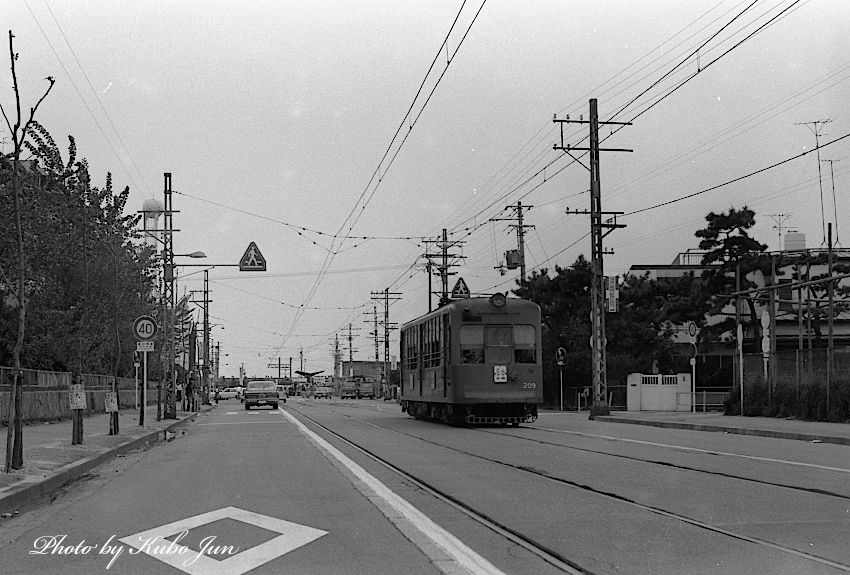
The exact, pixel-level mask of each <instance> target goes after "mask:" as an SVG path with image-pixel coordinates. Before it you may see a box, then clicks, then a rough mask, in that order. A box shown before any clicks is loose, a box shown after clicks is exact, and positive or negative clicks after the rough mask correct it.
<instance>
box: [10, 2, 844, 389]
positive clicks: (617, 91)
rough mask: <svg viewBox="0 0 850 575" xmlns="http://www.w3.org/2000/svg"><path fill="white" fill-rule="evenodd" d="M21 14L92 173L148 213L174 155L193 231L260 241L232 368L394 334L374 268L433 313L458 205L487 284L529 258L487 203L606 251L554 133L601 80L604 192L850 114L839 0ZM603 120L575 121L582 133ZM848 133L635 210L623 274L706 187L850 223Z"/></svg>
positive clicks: (675, 180) (785, 212)
mask: <svg viewBox="0 0 850 575" xmlns="http://www.w3.org/2000/svg"><path fill="white" fill-rule="evenodd" d="M751 4H754V5H753V6H751V7H750V8H749V9H747V7H748V6H750V5H751ZM461 6H463V8H462V9H461ZM479 9H480V12H479ZM786 9H788V10H787V11H786V12H785V13H784V15H783V16H781V17H780V18H778V19H776V20H774V21H773V22H772V23H771V24H769V25H768V26H766V27H764V28H763V29H762V30H761V31H760V32H758V33H756V34H755V35H753V36H752V37H750V38H749V39H746V41H744V42H743V43H741V44H740V45H738V46H737V47H736V44H738V43H739V42H741V41H743V40H745V38H747V36H749V35H750V34H752V33H753V32H755V31H756V29H757V28H759V27H760V26H762V25H764V24H766V23H767V22H768V21H769V20H770V19H771V18H773V17H774V16H776V15H777V14H779V13H780V12H782V11H783V10H786ZM742 12H743V13H742ZM476 14H477V17H476ZM2 20H3V24H4V26H3V28H4V30H3V32H4V41H3V52H2V53H3V57H2V61H3V62H4V65H3V69H4V70H8V55H7V40H6V32H7V30H9V29H11V30H12V31H13V32H14V34H15V49H16V51H17V52H19V53H20V58H19V60H18V62H17V68H18V74H19V82H20V84H21V86H22V88H23V92H24V97H25V104H27V103H28V104H29V105H31V104H32V102H34V100H35V99H37V98H38V97H39V96H40V94H41V93H42V92H43V90H44V88H45V87H46V81H45V80H44V77H45V76H54V77H55V78H56V79H57V82H56V86H55V87H54V89H53V91H52V92H51V94H50V96H49V98H48V99H47V100H46V101H45V102H44V104H43V105H42V107H41V109H40V110H39V114H38V119H39V120H40V121H41V122H42V123H43V125H44V126H45V127H46V128H47V129H48V130H49V131H50V132H51V134H52V135H53V137H54V138H55V139H56V141H57V142H60V145H61V147H62V148H63V149H64V148H66V147H67V136H68V135H73V136H74V137H75V139H76V141H77V147H78V150H79V154H80V155H81V156H84V157H86V158H87V159H88V160H89V163H90V166H91V170H92V174H93V177H94V180H95V182H96V184H98V185H102V184H103V182H104V181H105V175H106V173H107V172H112V174H113V177H114V180H115V183H116V185H117V186H118V187H123V186H125V185H127V186H130V188H131V199H130V203H129V206H130V209H132V210H138V209H140V208H141V205H142V202H143V201H144V200H145V199H147V198H151V197H155V198H159V199H161V198H162V191H163V173H164V172H170V173H171V174H172V184H173V189H174V190H175V191H176V192H177V193H175V195H174V209H176V210H179V211H180V212H179V213H177V214H175V216H174V227H175V228H176V229H179V232H178V233H177V234H176V235H175V240H174V246H175V251H176V252H177V253H188V252H192V251H195V250H202V251H204V252H206V254H207V255H208V258H207V260H206V261H207V262H209V263H213V264H215V263H218V264H228V263H229V264H234V263H237V262H238V260H239V258H240V256H241V255H242V253H243V252H244V251H245V249H246V248H247V247H248V244H249V243H250V242H252V241H253V242H255V243H256V244H257V245H258V247H259V248H260V250H261V252H262V254H263V255H264V256H265V258H266V260H267V262H268V270H267V272H266V273H254V274H251V273H248V272H241V273H240V272H238V271H237V270H235V269H234V268H226V267H220V268H215V269H213V270H211V271H210V279H211V286H210V287H211V290H212V294H211V299H212V303H211V305H210V308H211V315H212V316H213V320H212V321H213V323H215V324H221V325H222V326H223V327H216V328H214V329H213V336H212V337H213V339H214V340H216V341H220V344H221V351H222V355H223V357H222V359H221V363H222V373H223V374H224V375H234V374H236V373H238V367H239V365H240V364H244V365H245V367H246V369H247V371H248V373H249V374H250V375H254V376H258V375H264V374H267V373H268V374H273V373H276V371H275V370H270V369H268V368H267V365H268V364H269V363H272V362H276V361H277V357H281V358H283V361H284V362H287V361H288V358H289V357H293V358H294V362H295V364H296V367H297V365H298V362H299V351H300V350H301V349H302V348H303V350H304V357H305V361H306V365H305V367H306V368H307V369H310V370H319V369H325V370H327V371H328V372H330V371H331V370H332V368H333V363H332V356H331V351H332V347H333V336H334V334H335V333H340V335H341V336H342V335H343V329H345V333H346V335H347V327H348V325H349V324H352V326H353V328H354V331H355V341H354V346H355V349H356V350H357V351H356V352H355V354H354V355H355V358H356V359H372V358H374V343H373V342H370V341H369V339H368V332H369V331H370V330H371V327H370V326H369V325H367V324H366V323H365V322H364V320H366V319H367V317H366V315H365V312H371V310H372V302H371V301H370V295H371V293H372V292H377V291H382V290H384V289H385V288H390V289H391V290H392V291H394V292H400V293H402V294H403V295H402V299H401V300H400V301H398V302H397V303H395V304H393V305H392V306H391V312H390V319H391V321H392V322H398V323H403V322H405V321H408V320H410V319H412V318H414V317H416V316H418V315H421V314H422V313H424V312H425V311H427V308H428V303H427V275H426V274H425V272H424V271H423V265H422V264H423V260H421V259H417V257H418V256H420V255H421V254H423V253H425V251H426V246H425V244H424V243H423V241H422V238H426V237H433V238H436V236H437V234H439V233H440V230H441V229H442V228H448V230H449V232H453V234H452V235H451V236H450V237H451V239H453V240H463V241H464V242H465V243H464V244H463V245H462V247H461V246H459V247H457V248H454V250H453V251H454V252H456V253H461V252H462V253H463V255H464V256H466V259H464V260H463V261H462V262H461V263H462V266H461V267H459V268H456V271H458V272H459V275H460V276H462V277H463V278H464V279H465V281H466V283H467V284H468V285H469V287H470V289H471V290H472V291H473V292H476V293H492V292H495V291H506V290H508V289H511V288H513V287H514V285H515V284H514V279H515V278H516V277H517V275H518V270H517V271H511V272H509V273H508V274H507V275H505V276H501V275H500V274H499V273H498V271H497V270H495V269H494V266H497V265H498V264H499V263H500V262H502V261H503V260H504V252H505V250H507V249H512V248H515V247H516V235H515V233H513V232H512V231H511V230H509V229H508V228H507V225H508V224H509V222H505V221H499V222H493V223H488V220H490V219H491V218H496V217H499V218H504V217H507V216H508V215H509V213H510V212H509V211H508V212H506V211H505V210H504V208H505V206H507V205H508V204H514V203H516V202H517V201H522V203H523V204H524V205H532V206H534V207H533V208H532V209H531V210H529V211H528V212H527V213H526V214H525V223H527V224H532V225H534V226H535V228H534V229H531V230H529V231H528V235H527V243H526V246H527V254H526V259H527V262H528V266H529V269H533V268H536V267H537V266H540V267H546V268H549V269H552V268H554V266H555V265H556V264H557V265H560V266H567V265H569V264H571V263H572V262H574V261H575V259H576V258H577V257H578V256H579V255H580V254H585V255H586V256H587V257H589V251H590V244H589V240H588V238H587V237H586V236H587V234H588V231H589V219H588V216H585V215H567V214H565V210H566V209H567V208H570V209H573V210H575V209H587V208H588V207H589V198H588V195H587V193H586V190H587V188H588V187H589V184H588V181H589V175H588V172H587V170H586V169H585V168H584V167H582V166H581V165H580V164H578V163H574V162H572V160H571V159H570V158H569V157H567V156H564V154H563V153H562V152H559V151H556V150H553V149H552V147H553V144H555V143H556V142H559V135H558V131H557V127H556V125H555V124H553V122H552V118H553V115H554V114H558V115H559V117H565V115H566V114H569V115H570V117H571V118H578V117H579V116H583V117H584V118H587V115H588V109H589V108H588V100H589V99H590V98H596V99H598V101H599V113H600V119H601V120H611V119H614V120H617V121H633V125H631V126H628V127H625V128H623V129H621V130H619V131H617V133H615V134H613V135H611V136H610V137H609V135H610V134H611V131H612V130H611V128H603V129H602V130H601V136H602V137H603V138H607V139H605V141H604V144H603V147H609V148H629V149H632V150H634V151H633V152H630V153H627V152H603V153H602V155H601V168H600V170H601V182H602V206H603V209H604V210H606V211H617V212H625V213H626V214H628V213H630V212H634V211H637V210H642V209H645V208H649V207H652V206H655V205H657V204H660V203H663V202H667V201H669V200H674V199H676V198H681V197H683V196H687V195H690V194H695V193H697V192H701V191H704V190H709V189H710V188H714V187H715V186H718V185H720V184H725V183H727V182H729V181H730V180H734V179H736V178H739V177H741V176H745V175H747V174H749V173H751V172H754V171H756V170H760V169H762V168H766V167H768V166H771V165H773V164H776V163H778V162H781V161H783V160H786V159H788V158H792V157H794V156H796V155H798V154H801V153H803V152H805V151H806V150H810V149H812V148H813V147H814V146H815V133H814V130H815V129H817V130H818V133H819V138H820V142H821V145H824V144H826V143H828V142H830V141H832V140H835V139H837V138H841V137H843V136H845V135H847V134H848V133H850V114H848V111H850V110H848V107H850V82H849V81H848V80H850V34H848V30H850V3H848V2H846V0H808V1H805V0H804V1H799V2H794V0H782V1H778V0H769V1H757V2H752V0H748V1H746V2H737V1H734V0H730V1H726V2H717V1H714V0H708V1H696V0H689V1H687V2H682V1H674V0H670V1H649V0H642V1H637V2H635V1H634V0H631V1H625V0H624V1H609V0H604V1H598V2H575V1H567V0H561V1H543V0H539V1H534V2H518V1H508V0H489V1H488V2H486V3H485V4H484V5H483V8H482V3H481V0H475V1H472V0H470V1H469V2H466V3H463V2H462V0H451V1H443V0H427V1H412V0H404V1H398V0H394V1H381V2H379V1H374V0H369V1H353V0H346V1H340V2H327V1H314V0H311V1H309V2H307V1H299V2H282V1H280V0H274V1H269V2H250V3H247V2H241V1H239V2H237V1H221V2H211V1H203V2H193V1H187V0H179V1H173V2H171V1H170V2H162V1H153V0H148V1H145V2H130V1H116V0H92V1H82V0H73V1H71V0H68V1H62V2H60V1H58V0H46V1H45V0H7V1H6V2H4V7H3V18H2ZM453 23H454V27H453ZM450 30H451V32H450ZM467 30H468V33H467ZM447 35H448V41H447V42H446V43H445V45H444V40H445V39H446V37H447ZM700 46H702V47H701V49H699V50H698V51H697V48H698V47H700ZM435 57H436V59H435ZM432 62H433V66H432ZM429 68H430V72H429ZM7 73H8V72H7ZM680 84H681V86H680ZM9 85H10V82H9V81H7V82H5V83H3V86H5V88H4V90H3V91H0V101H2V102H3V104H4V106H5V105H8V104H9V103H10V102H11V101H12V100H11V98H12V93H11V90H10V89H9ZM420 85H421V86H422V89H421V91H420ZM677 86H680V87H678V88H677ZM417 92H419V94H418V96H417ZM665 94H669V95H667V96H666V97H664V96H665ZM429 96H430V98H429ZM426 100H427V102H426ZM408 111H410V113H409V114H408ZM822 120H831V122H829V123H826V124H821V123H818V124H812V123H811V122H815V121H822ZM807 123H808V124H807ZM399 127H401V130H400V131H399V133H398V135H396V131H397V129H399ZM586 135H587V127H586V126H584V125H570V126H567V127H566V128H565V143H567V144H572V145H575V146H582V145H586V141H584V138H585V136H586ZM4 136H8V133H7V132H0V140H2V139H3V137H4ZM3 145H4V146H5V147H4V151H8V150H9V148H10V144H9V143H8V142H6V143H4V144H3ZM848 150H850V138H847V139H844V140H840V141H837V142H836V143H835V144H832V145H828V146H826V147H825V148H823V149H821V150H820V154H821V159H822V160H833V163H832V164H829V163H826V162H822V163H821V168H822V173H821V176H822V178H821V179H820V180H819V176H818V161H817V158H816V156H815V154H808V155H806V156H803V157H802V158H800V159H797V160H793V161H790V162H787V163H785V164H783V165H781V166H779V167H776V168H773V169H771V170H767V171H765V172H762V173H761V174H758V175H755V176H752V177H749V178H745V179H742V180H740V181H738V182H735V183H732V184H729V185H725V186H721V187H718V188H716V189H712V190H710V191H705V193H702V194H699V195H697V196H695V197H693V198H691V199H685V200H682V201H678V202H674V203H671V204H669V205H665V206H662V207H658V208H655V209H650V210H647V211H643V212H641V213H638V214H633V215H627V216H623V217H621V218H620V219H619V220H618V221H620V222H621V223H625V224H627V226H628V227H626V228H625V229H620V230H617V231H615V232H613V233H612V234H611V235H609V236H608V237H607V238H606V240H605V244H606V247H607V248H610V249H612V250H614V252H615V253H614V254H613V255H607V256H606V259H605V271H606V273H607V274H610V275H614V274H623V273H625V272H627V271H628V269H629V267H630V266H631V265H635V264H669V263H671V262H672V261H673V259H674V258H675V257H676V255H677V254H678V253H679V252H684V251H686V250H688V249H695V248H696V247H697V241H696V238H695V237H694V231H696V230H697V229H699V228H700V227H703V225H704V222H705V220H704V218H705V215H706V214H707V213H708V212H710V211H716V212H720V211H726V210H728V209H729V208H730V207H736V208H741V207H743V206H744V205H748V206H749V207H751V208H752V209H754V210H755V211H756V213H757V220H758V224H757V226H756V228H755V231H754V235H755V236H756V237H757V238H758V239H759V240H761V241H762V242H764V243H767V244H768V245H769V246H770V248H771V249H777V248H778V247H779V244H778V231H779V230H778V229H776V226H777V224H778V223H779V222H781V223H782V226H783V232H785V231H787V228H793V229H795V230H798V231H800V232H803V233H805V234H806V236H807V242H808V245H809V246H819V245H821V243H822V241H823V229H824V227H825V222H834V224H835V226H836V229H837V236H838V240H839V242H841V243H844V244H845V245H850V221H848V219H847V206H848V205H850V203H848V196H847V194H848V191H847V182H848V177H847V172H848V170H850V161H848V159H847V155H848ZM580 159H581V161H582V162H584V163H586V159H583V158H580ZM830 168H833V170H834V180H833V178H832V174H831V173H830ZM833 181H834V189H835V197H836V198H837V201H836V203H837V208H836V205H835V204H834V203H833ZM821 185H822V190H823V203H822V202H821ZM836 212H837V219H836ZM822 214H823V215H824V216H823V217H822ZM350 215H351V216H353V217H348V216H350ZM771 216H773V217H771ZM352 223H353V224H354V225H353V228H352V227H351V225H352ZM338 231H339V232H340V233H339V235H338V237H334V236H335V234H337V232H338ZM845 234H846V239H844V238H845ZM346 235H348V236H350V237H349V238H345V237H344V236H346ZM360 238H370V239H360ZM404 238H413V239H404ZM430 249H431V250H432V251H433V250H434V249H435V248H434V247H433V246H432V247H431V248H430ZM181 261H188V260H181ZM197 262H198V260H195V263H197ZM322 270H324V271H325V272H326V273H323V274H320V273H319V272H320V271H322ZM198 271H199V268H185V269H183V270H181V272H180V282H179V286H178V291H179V293H181V294H182V293H184V292H185V291H187V290H197V289H201V288H202V282H201V281H200V280H201V278H202V274H201V273H193V272H198ZM455 279H456V278H452V283H453V282H454V281H455ZM437 285H438V282H437V280H436V278H435V281H434V286H435V287H436V286H437ZM435 301H436V298H435ZM299 306H304V309H302V310H300V311H299V310H298V309H297V308H299ZM378 309H379V310H380V309H381V308H380V306H379V308H378ZM381 313H382V312H381ZM397 333H398V332H394V335H393V339H392V342H393V343H392V353H393V354H394V355H395V354H397ZM340 343H341V345H342V347H343V349H344V355H345V357H346V358H347V357H348V346H347V341H344V340H343V339H342V337H341V338H340ZM381 353H382V354H383V350H382V352H381ZM224 354H228V355H227V356H224Z"/></svg>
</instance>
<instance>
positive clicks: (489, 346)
mask: <svg viewBox="0 0 850 575" xmlns="http://www.w3.org/2000/svg"><path fill="white" fill-rule="evenodd" d="M512 332H513V330H512V329H511V326H509V325H488V326H487V328H486V329H485V330H484V360H485V361H486V362H487V363H488V364H508V363H511V359H512V357H511V356H512V355H513V353H512V352H513V337H512V335H513V334H512Z"/></svg>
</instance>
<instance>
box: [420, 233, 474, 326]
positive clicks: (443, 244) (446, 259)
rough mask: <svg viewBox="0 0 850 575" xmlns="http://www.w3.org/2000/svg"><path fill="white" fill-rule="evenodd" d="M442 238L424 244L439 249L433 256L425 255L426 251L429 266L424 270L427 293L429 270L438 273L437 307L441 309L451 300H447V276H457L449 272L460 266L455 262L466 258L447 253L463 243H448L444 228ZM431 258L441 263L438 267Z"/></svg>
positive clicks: (429, 303)
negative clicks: (439, 285)
mask: <svg viewBox="0 0 850 575" xmlns="http://www.w3.org/2000/svg"><path fill="white" fill-rule="evenodd" d="M442 238H443V239H442V241H439V240H438V241H432V240H429V241H427V242H426V243H436V244H438V245H439V247H440V253H433V254H432V253H427V250H426V253H425V257H426V258H428V264H429V265H428V266H427V267H426V269H427V270H428V274H429V282H428V286H429V288H428V289H429V291H430V289H431V288H430V285H431V282H430V274H431V270H432V269H433V268H434V267H436V268H437V271H438V272H439V273H440V281H441V288H442V290H441V292H440V304H439V306H438V307H442V306H444V305H446V304H447V303H449V302H450V301H451V299H449V276H454V275H457V273H456V272H450V271H449V270H450V269H451V268H453V267H457V266H459V265H460V264H458V263H456V262H457V260H459V259H465V258H466V256H463V255H460V254H450V253H449V248H451V247H454V246H458V245H461V244H463V243H464V242H462V241H460V240H456V241H451V242H450V241H449V240H448V234H447V232H446V228H443V236H442ZM431 258H439V260H440V262H441V263H440V264H439V265H436V266H435V265H434V263H433V261H432V260H431ZM450 260H451V261H450ZM428 311H431V294H430V293H429V294H428Z"/></svg>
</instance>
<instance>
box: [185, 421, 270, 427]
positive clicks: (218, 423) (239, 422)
mask: <svg viewBox="0 0 850 575" xmlns="http://www.w3.org/2000/svg"><path fill="white" fill-rule="evenodd" d="M280 424H281V422H280V421H213V422H210V423H199V424H198V426H201V425H280Z"/></svg>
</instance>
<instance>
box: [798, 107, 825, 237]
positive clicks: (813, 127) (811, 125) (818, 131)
mask: <svg viewBox="0 0 850 575" xmlns="http://www.w3.org/2000/svg"><path fill="white" fill-rule="evenodd" d="M830 122H832V119H830V118H827V119H826V120H814V121H812V122H796V125H798V126H806V127H807V128H809V130H811V131H812V133H813V134H814V135H815V151H816V152H817V156H818V186H819V187H820V220H821V229H822V232H823V242H822V243H821V245H823V244H825V243H826V215H825V213H824V208H823V179H822V177H821V169H820V165H821V159H820V135H821V132H822V131H823V127H824V126H825V125H827V124H829V123H830ZM818 124H820V126H818Z"/></svg>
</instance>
